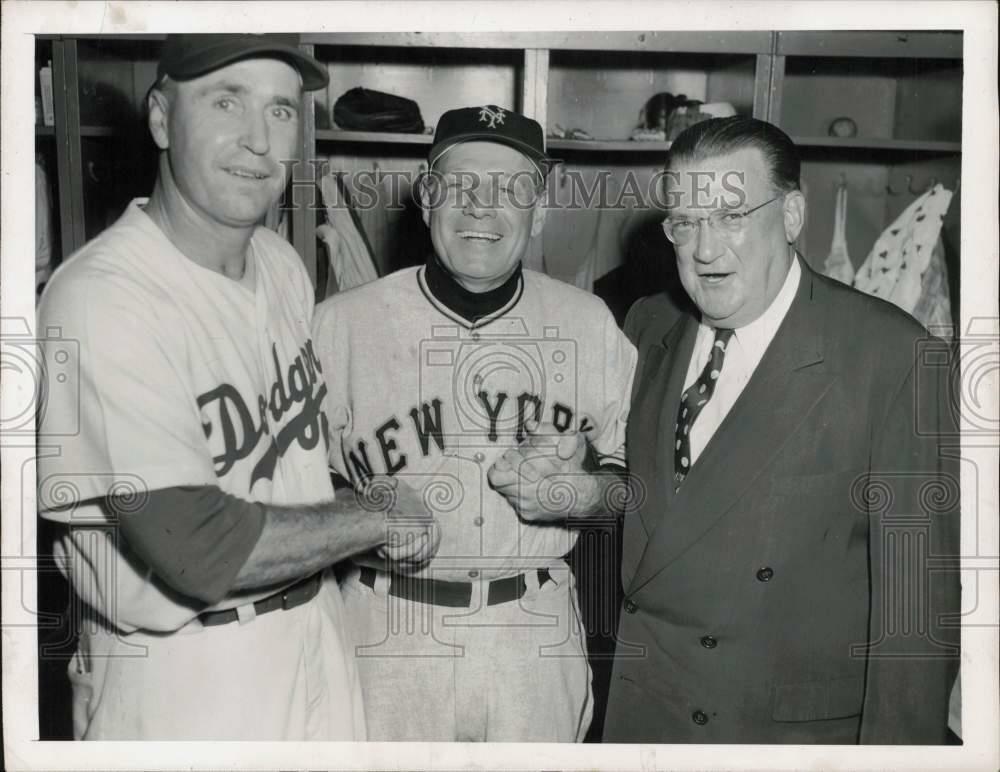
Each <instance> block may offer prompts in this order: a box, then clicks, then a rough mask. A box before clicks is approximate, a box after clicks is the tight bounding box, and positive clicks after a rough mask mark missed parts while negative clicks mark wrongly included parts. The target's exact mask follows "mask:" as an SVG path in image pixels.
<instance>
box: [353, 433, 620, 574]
mask: <svg viewBox="0 0 1000 772" xmlns="http://www.w3.org/2000/svg"><path fill="white" fill-rule="evenodd" d="M526 429H527V436H526V437H525V438H524V440H523V441H522V442H520V443H519V444H518V445H515V446H512V447H511V448H509V449H508V450H507V451H506V452H504V454H503V455H502V456H500V458H498V459H497V460H496V461H495V462H494V463H493V465H492V466H491V467H490V469H489V472H488V473H487V479H488V480H489V484H490V486H491V487H492V488H493V489H494V490H495V491H496V492H497V493H499V494H500V495H501V496H503V497H504V498H505V499H506V500H507V502H508V503H509V504H510V506H511V507H512V508H513V509H514V511H515V512H517V514H518V516H519V517H520V518H521V519H522V520H524V521H526V522H529V523H550V522H556V521H562V520H565V519H566V518H567V517H571V516H586V515H588V514H592V513H593V512H595V511H597V510H598V509H599V507H600V504H601V502H602V499H603V490H602V487H601V482H600V480H599V478H598V477H596V476H594V475H591V474H588V473H586V472H585V471H584V468H583V462H584V458H585V457H586V454H587V440H586V437H585V436H584V435H583V434H582V433H580V432H577V431H567V432H564V433H562V434H559V433H558V431H557V430H556V428H555V426H553V425H552V424H542V425H540V424H538V423H537V422H534V421H532V422H528V424H527V425H526ZM358 495H359V497H361V500H362V505H363V506H364V507H365V509H367V510H369V511H372V512H383V513H384V514H385V526H386V528H385V541H384V542H383V543H382V544H381V545H379V546H378V547H377V548H376V549H375V554H376V555H377V556H378V557H379V558H380V559H381V560H384V561H386V563H388V564H389V566H388V567H389V568H390V569H391V570H393V571H397V572H401V573H413V572H415V571H419V570H420V569H422V568H423V567H424V566H426V565H427V564H428V563H429V562H430V561H431V559H432V558H433V557H434V555H435V554H436V553H437V550H438V548H439V547H440V544H441V529H440V525H439V523H438V522H437V520H436V519H435V517H434V513H433V511H432V510H431V509H430V508H429V507H428V506H427V503H426V501H425V500H424V496H423V494H422V492H421V491H418V490H416V489H415V488H413V487H411V486H409V485H407V484H406V483H405V482H403V481H402V480H400V479H398V478H395V477H389V476H386V475H378V476H375V477H373V478H370V479H369V480H367V481H366V483H365V484H364V485H363V486H362V487H361V488H360V489H359V491H358Z"/></svg>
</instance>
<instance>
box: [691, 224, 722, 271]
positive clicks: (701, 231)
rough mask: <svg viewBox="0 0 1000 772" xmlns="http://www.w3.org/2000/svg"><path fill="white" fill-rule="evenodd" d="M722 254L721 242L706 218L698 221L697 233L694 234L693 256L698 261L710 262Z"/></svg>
mask: <svg viewBox="0 0 1000 772" xmlns="http://www.w3.org/2000/svg"><path fill="white" fill-rule="evenodd" d="M720 254H722V242H721V240H720V239H719V234H718V233H716V232H715V228H713V227H712V226H711V225H710V224H709V221H708V220H699V221H698V235H697V236H695V251H694V256H695V259H696V260H698V262H701V263H710V262H712V261H713V260H715V258H717V257H718V256H719V255H720Z"/></svg>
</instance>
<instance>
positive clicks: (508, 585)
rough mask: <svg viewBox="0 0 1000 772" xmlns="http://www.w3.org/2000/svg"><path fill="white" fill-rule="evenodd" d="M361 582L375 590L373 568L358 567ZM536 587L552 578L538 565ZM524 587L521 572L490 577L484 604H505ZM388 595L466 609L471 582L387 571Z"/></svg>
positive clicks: (518, 595) (525, 588)
mask: <svg viewBox="0 0 1000 772" xmlns="http://www.w3.org/2000/svg"><path fill="white" fill-rule="evenodd" d="M359 568H360V569H361V583H362V584H364V585H366V586H368V587H370V588H371V589H373V590H374V589H375V575H376V573H377V572H376V571H375V569H374V568H369V567H368V566H359ZM536 573H537V574H538V586H539V587H541V586H542V585H543V584H545V582H547V581H549V580H551V579H552V576H551V575H550V574H549V570H548V569H547V568H539V569H538V571H537V572H536ZM527 590H528V583H527V582H526V581H525V579H524V574H518V575H517V576H508V577H505V578H503V579H494V580H493V581H491V582H490V583H489V589H488V591H487V593H486V605H487V606H495V605H497V604H498V603H508V602H510V601H512V600H518V599H520V598H522V597H523V596H524V593H525V592H527ZM389 594H390V595H392V596H394V597H396V598H402V599H403V600H412V601H414V602H416V603H428V604H430V605H433V606H450V607H452V608H468V607H469V604H471V603H472V582H446V581H443V580H441V579H418V578H416V577H413V576H404V575H402V574H394V573H391V572H390V573H389Z"/></svg>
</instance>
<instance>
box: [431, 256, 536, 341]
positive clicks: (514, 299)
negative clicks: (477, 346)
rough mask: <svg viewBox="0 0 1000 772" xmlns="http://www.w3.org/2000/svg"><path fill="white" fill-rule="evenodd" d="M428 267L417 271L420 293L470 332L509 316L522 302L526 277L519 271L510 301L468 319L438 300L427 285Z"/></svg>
mask: <svg viewBox="0 0 1000 772" xmlns="http://www.w3.org/2000/svg"><path fill="white" fill-rule="evenodd" d="M426 272H427V266H426V265H422V266H420V268H419V269H417V286H419V287H420V291H421V292H422V293H424V297H426V298H427V302H428V303H430V304H431V305H432V306H434V308H436V309H437V310H438V311H439V312H440V313H441V314H442V315H444V316H446V317H447V318H448V319H450V320H451V321H453V322H456V323H458V324H460V325H461V326H462V327H465V328H466V329H468V330H472V329H479V328H481V327H485V326H486V325H487V324H490V323H491V322H495V321H496V320H497V319H499V318H501V317H502V316H504V315H505V314H508V313H509V312H510V311H511V310H512V309H513V308H514V307H515V306H516V305H517V304H518V302H520V300H521V295H523V294H524V276H523V274H522V273H521V272H520V271H518V274H517V286H516V287H515V289H514V294H513V295H512V296H511V298H510V300H508V301H507V302H506V303H504V304H503V305H502V306H500V308H498V309H496V310H495V311H491V312H490V313H488V314H485V315H483V316H480V317H478V318H476V319H475V320H470V319H466V318H465V317H464V316H462V315H461V314H459V313H458V312H457V311H454V310H452V309H451V308H449V307H448V306H447V305H445V303H444V302H443V301H442V300H441V299H440V298H438V297H437V296H436V295H435V294H434V293H433V292H432V291H431V288H430V286H429V285H428V283H427V277H426V275H425V274H426Z"/></svg>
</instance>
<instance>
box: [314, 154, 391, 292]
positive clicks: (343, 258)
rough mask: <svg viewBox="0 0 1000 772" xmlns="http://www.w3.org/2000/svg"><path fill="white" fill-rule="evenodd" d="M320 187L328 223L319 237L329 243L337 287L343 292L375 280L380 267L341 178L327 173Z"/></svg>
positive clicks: (317, 234)
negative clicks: (373, 255) (362, 230)
mask: <svg viewBox="0 0 1000 772" xmlns="http://www.w3.org/2000/svg"><path fill="white" fill-rule="evenodd" d="M319 187H320V191H321V192H322V194H323V204H324V206H325V207H326V220H327V222H326V223H325V224H323V225H321V226H319V228H317V229H316V236H317V237H318V238H319V239H320V240H322V242H323V244H324V245H325V246H326V249H327V253H328V255H329V257H330V266H331V267H332V269H333V275H334V277H335V278H336V280H337V288H338V289H339V290H341V291H343V290H347V289H351V288H352V287H358V286H360V285H362V284H367V283H368V282H370V281H375V279H377V278H378V270H376V268H375V263H374V261H373V260H372V253H371V250H370V249H369V247H368V243H367V242H366V241H365V238H364V234H363V233H362V232H361V230H360V228H359V227H358V224H357V223H356V222H355V220H354V217H353V215H352V211H351V208H350V206H351V204H350V201H349V200H348V198H347V195H346V191H345V190H344V189H343V187H342V185H341V181H340V180H339V179H338V178H337V177H335V176H334V175H330V174H327V175H324V176H323V178H322V179H321V180H320V184H319Z"/></svg>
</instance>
